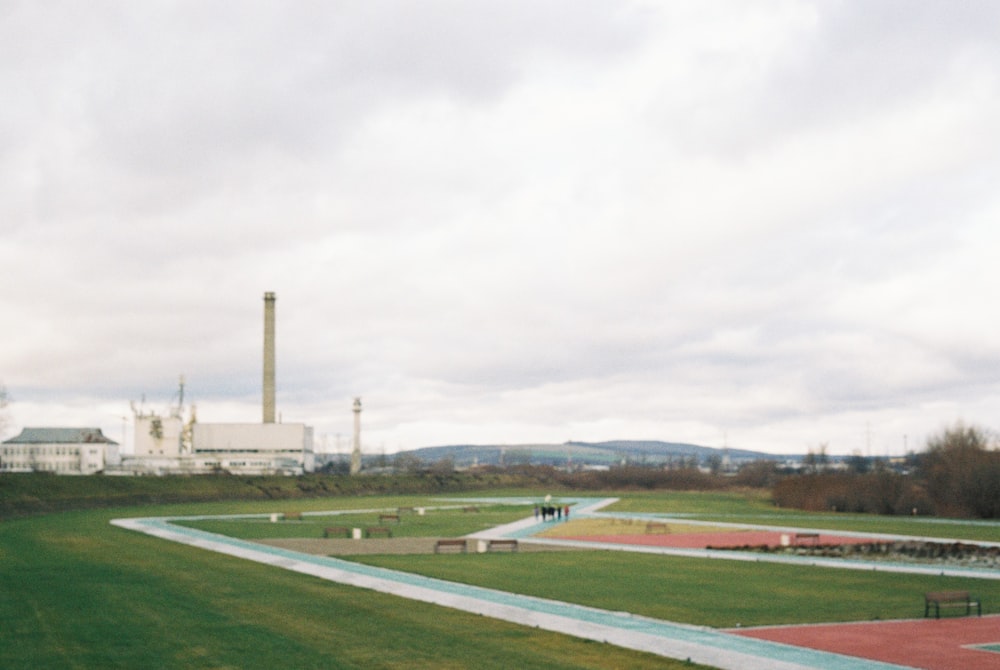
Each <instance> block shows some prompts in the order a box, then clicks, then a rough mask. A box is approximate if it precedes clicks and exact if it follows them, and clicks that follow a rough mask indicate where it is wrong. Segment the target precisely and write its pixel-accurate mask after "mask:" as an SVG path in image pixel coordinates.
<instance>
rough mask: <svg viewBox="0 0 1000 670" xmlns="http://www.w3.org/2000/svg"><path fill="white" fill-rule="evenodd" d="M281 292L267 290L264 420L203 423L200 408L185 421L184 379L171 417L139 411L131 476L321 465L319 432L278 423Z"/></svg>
mask: <svg viewBox="0 0 1000 670" xmlns="http://www.w3.org/2000/svg"><path fill="white" fill-rule="evenodd" d="M275 300H276V297H275V294H274V293H271V292H268V293H265V294H264V361H263V362H264V365H263V368H264V378H263V402H262V409H263V422H262V423H199V422H198V421H197V420H196V419H195V415H194V414H195V413H194V408H193V407H192V409H191V417H190V419H189V420H188V421H187V422H186V423H185V422H184V420H183V417H182V415H183V411H184V407H183V402H184V380H183V378H182V379H181V384H180V393H179V400H178V403H177V404H176V405H174V406H172V407H171V408H170V409H169V411H168V413H167V416H163V417H161V416H158V415H157V414H155V413H147V412H146V411H144V410H143V409H136V407H135V406H133V408H132V411H133V414H134V415H135V448H134V452H135V453H134V454H133V455H131V456H125V457H123V458H122V463H121V466H120V468H119V469H120V471H122V472H123V473H127V474H168V473H190V474H201V473H211V472H220V471H224V472H232V473H238V474H301V473H303V472H312V471H313V470H314V469H315V455H314V451H313V430H312V428H311V427H310V426H307V425H305V424H303V423H276V422H275V414H276V411H275V406H276V402H275V395H276V393H275V388H276V384H275V377H276V375H275V310H274V307H275Z"/></svg>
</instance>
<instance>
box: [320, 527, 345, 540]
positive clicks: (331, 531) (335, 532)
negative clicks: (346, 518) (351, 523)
mask: <svg viewBox="0 0 1000 670" xmlns="http://www.w3.org/2000/svg"><path fill="white" fill-rule="evenodd" d="M330 536H333V537H337V536H343V537H350V536H351V529H350V528H348V527H347V526H330V527H328V528H324V529H323V537H330Z"/></svg>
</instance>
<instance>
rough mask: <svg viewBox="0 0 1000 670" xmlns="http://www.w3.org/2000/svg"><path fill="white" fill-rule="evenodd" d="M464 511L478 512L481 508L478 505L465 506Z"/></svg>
mask: <svg viewBox="0 0 1000 670" xmlns="http://www.w3.org/2000/svg"><path fill="white" fill-rule="evenodd" d="M462 511H463V512H478V511H479V508H478V507H463V508H462Z"/></svg>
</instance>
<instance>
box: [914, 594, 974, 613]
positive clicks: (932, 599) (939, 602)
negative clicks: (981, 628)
mask: <svg viewBox="0 0 1000 670" xmlns="http://www.w3.org/2000/svg"><path fill="white" fill-rule="evenodd" d="M973 605H975V606H976V614H977V615H978V616H982V615H983V608H982V604H981V603H980V602H979V600H977V599H975V598H973V597H972V596H971V595H969V592H968V591H932V592H930V593H925V594H924V616H925V617H926V616H929V615H930V612H931V607H933V608H934V616H935V618H937V619H940V618H941V608H942V607H964V608H965V614H966V616H968V615H969V614H972V606H973Z"/></svg>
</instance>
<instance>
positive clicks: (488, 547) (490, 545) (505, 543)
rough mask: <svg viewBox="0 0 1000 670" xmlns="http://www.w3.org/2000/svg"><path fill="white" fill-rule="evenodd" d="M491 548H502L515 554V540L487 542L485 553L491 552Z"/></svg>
mask: <svg viewBox="0 0 1000 670" xmlns="http://www.w3.org/2000/svg"><path fill="white" fill-rule="evenodd" d="M493 547H504V548H505V549H508V550H509V551H511V552H516V551H517V540H489V541H488V542H487V543H486V551H493Z"/></svg>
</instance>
